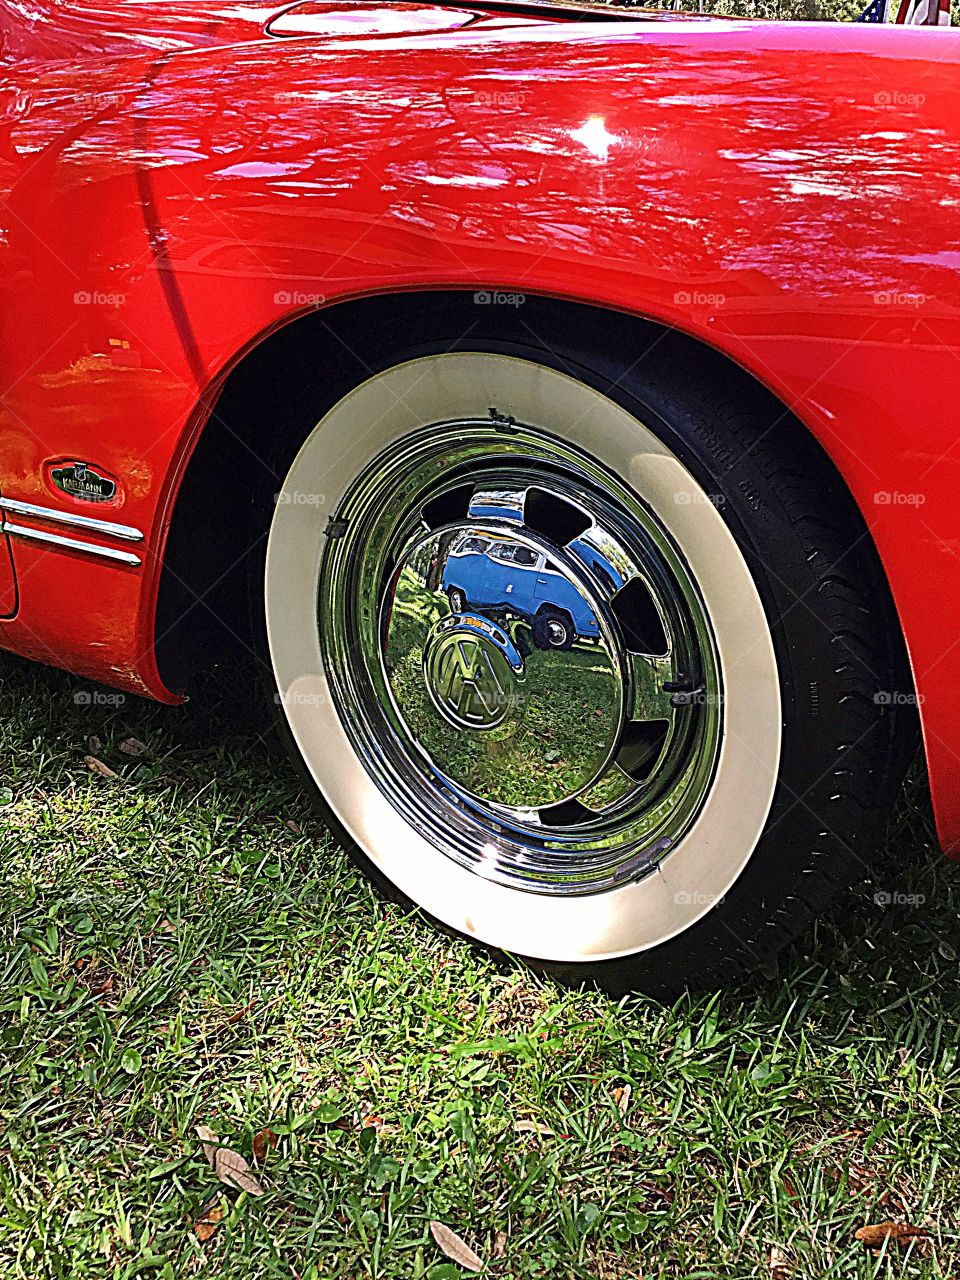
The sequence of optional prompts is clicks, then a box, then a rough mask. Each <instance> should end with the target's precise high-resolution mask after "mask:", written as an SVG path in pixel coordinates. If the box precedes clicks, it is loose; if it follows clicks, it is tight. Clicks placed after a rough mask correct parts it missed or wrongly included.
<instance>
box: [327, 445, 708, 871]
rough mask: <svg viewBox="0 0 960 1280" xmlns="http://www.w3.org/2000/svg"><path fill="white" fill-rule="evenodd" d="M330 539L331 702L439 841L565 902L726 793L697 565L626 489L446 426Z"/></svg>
mask: <svg viewBox="0 0 960 1280" xmlns="http://www.w3.org/2000/svg"><path fill="white" fill-rule="evenodd" d="M330 533H332V534H333V535H334V536H328V539H327V545H326V549H325V552H324V557H323V564H322V570H321V579H320V599H319V612H318V621H319V626H320V639H321V649H322V651H323V653H324V658H325V664H326V668H327V670H328V672H329V674H330V684H331V690H332V693H333V696H334V698H335V700H336V702H337V705H338V709H339V713H340V715H341V718H342V720H343V723H344V724H345V726H346V727H347V730H348V733H349V734H350V736H351V738H352V739H353V741H354V744H355V746H356V747H357V749H358V751H359V752H360V754H361V756H362V758H363V759H364V760H365V761H366V763H367V768H368V770H369V772H370V774H371V776H372V777H374V778H375V780H376V781H377V783H378V785H379V787H380V788H381V790H382V791H383V792H384V793H385V794H386V795H387V796H388V797H389V798H390V800H391V802H392V803H393V804H394V806H395V807H396V808H398V809H399V810H400V811H401V812H402V813H403V815H404V817H405V818H406V819H407V820H408V821H410V822H411V823H413V824H414V825H416V826H417V828H418V829H419V830H420V831H421V832H422V833H423V834H424V835H425V836H426V837H427V838H428V839H429V840H430V841H431V843H432V844H434V845H435V846H436V847H438V848H440V849H441V850H442V851H443V852H444V853H445V854H447V855H448V856H449V857H451V858H453V859H454V860H455V861H457V862H458V863H460V864H461V865H465V866H468V867H470V868H471V869H472V870H474V871H476V872H478V873H479V874H482V875H484V876H486V877H488V878H492V879H495V880H499V881H502V882H505V883H508V884H510V885H512V886H513V887H521V888H526V889H528V890H531V891H535V892H540V893H550V894H569V893H585V892H596V891H597V890H600V889H604V888H610V887H613V886H615V885H619V884H622V883H625V882H627V881H629V880H632V879H636V878H638V877H640V876H642V875H643V874H644V873H646V872H647V871H649V870H650V869H651V868H652V867H653V866H655V865H656V864H657V863H658V862H659V861H660V860H661V859H662V858H663V857H665V856H667V855H668V854H669V851H670V849H671V847H673V846H674V845H675V844H676V843H677V841H678V840H679V839H680V838H681V837H682V835H683V834H684V832H685V831H686V830H687V829H688V828H689V826H690V825H691V823H692V822H693V821H694V819H695V818H696V816H697V813H698V812H699V810H700V808H701V806H702V804H703V802H704V799H705V797H706V795H707V793H708V791H709V789H710V784H711V780H712V777H713V772H714V768H715V766H716V762H717V757H718V752H719V745H720V739H721V731H722V723H723V715H722V707H721V690H720V679H719V664H718V660H717V655H716V649H715V645H714V641H713V636H712V632H711V628H710V625H709V621H708V618H707V615H706V611H705V609H704V607H703V604H702V602H701V600H700V597H699V594H698V592H697V589H696V585H695V584H694V582H693V581H692V579H691V577H690V575H689V573H688V572H687V569H686V567H685V564H684V561H683V559H682V557H681V555H680V554H679V552H678V550H677V549H676V547H675V546H674V545H673V544H672V543H671V541H670V539H669V538H668V537H667V535H666V533H665V531H664V530H663V529H662V527H661V526H660V525H659V523H658V522H657V521H656V520H655V519H654V518H653V517H652V515H651V514H650V513H649V512H648V511H647V510H646V508H645V507H644V506H643V504H642V503H641V502H640V501H639V500H638V499H637V497H636V495H634V494H633V493H632V492H631V491H630V490H628V489H627V488H626V487H625V486H624V485H623V484H622V482H621V481H620V480H619V479H618V478H617V477H615V476H613V475H611V474H610V473H608V472H606V471H605V470H604V469H603V468H601V467H600V466H599V464H597V463H595V462H594V461H593V460H592V459H590V458H589V457H588V456H587V455H585V454H583V453H581V452H580V451H578V450H577V449H575V448H573V447H572V446H570V445H568V444H566V443H565V442H563V441H561V440H558V439H555V438H553V437H551V436H549V435H548V434H547V433H545V432H542V431H537V430H534V429H532V428H526V427H512V428H511V430H510V432H509V433H507V434H505V433H504V432H503V429H502V427H500V426H498V424H496V423H494V422H492V421H466V422H456V423H439V424H434V425H432V426H431V427H429V428H428V429H423V430H420V431H418V432H416V433H413V434H411V435H409V436H407V437H405V438H404V439H403V440H401V441H399V442H398V443H397V444H395V445H393V446H392V447H391V448H390V449H389V450H388V451H387V453H386V454H384V455H382V456H381V457H380V458H378V459H377V460H376V462H375V463H374V464H373V465H372V466H370V467H369V468H368V469H367V470H366V471H365V472H363V473H362V474H361V475H360V476H359V477H358V479H357V480H356V482H355V484H354V485H353V487H352V489H351V490H350V492H349V493H348V494H347V495H346V497H345V499H344V501H343V502H342V503H341V505H340V507H339V509H338V511H337V519H336V521H335V523H334V526H333V527H332V528H331V530H330Z"/></svg>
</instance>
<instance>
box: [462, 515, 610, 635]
mask: <svg viewBox="0 0 960 1280" xmlns="http://www.w3.org/2000/svg"><path fill="white" fill-rule="evenodd" d="M441 585H442V588H443V590H444V592H445V593H446V596H447V599H448V600H449V602H450V608H451V609H452V610H453V612H454V613H463V612H464V611H465V610H467V609H473V610H476V611H477V612H480V613H487V614H491V615H493V616H498V615H500V616H502V615H507V614H512V615H513V616H515V617H517V618H522V619H523V620H525V621H527V622H529V623H530V624H531V626H532V629H533V640H534V643H535V644H536V645H537V647H538V648H541V649H546V648H555V649H569V648H570V646H571V645H572V644H573V643H574V641H575V640H577V639H585V640H595V639H597V638H598V636H599V634H600V628H599V626H598V623H597V619H596V617H595V615H594V614H593V613H592V611H591V610H590V607H589V605H588V604H587V602H586V601H585V600H584V598H583V596H582V595H581V594H580V592H579V591H578V590H577V589H576V587H575V586H574V585H573V584H572V583H571V582H569V581H568V580H567V579H566V578H565V577H564V575H563V574H562V573H558V572H557V571H556V570H554V569H552V568H551V567H550V563H549V561H548V559H547V557H546V556H545V555H544V554H543V552H542V551H537V550H535V549H534V548H533V547H529V546H525V545H524V544H522V543H519V542H513V541H511V540H510V539H509V538H502V539H501V538H490V537H486V536H482V535H480V534H472V533H465V534H461V535H460V537H459V538H457V540H456V541H455V542H454V543H453V544H452V545H451V547H450V550H449V552H448V553H447V558H446V562H445V564H444V567H443V576H442V579H441Z"/></svg>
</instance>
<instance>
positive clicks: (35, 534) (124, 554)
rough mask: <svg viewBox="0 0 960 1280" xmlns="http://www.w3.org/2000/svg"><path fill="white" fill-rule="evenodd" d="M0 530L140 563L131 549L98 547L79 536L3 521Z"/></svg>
mask: <svg viewBox="0 0 960 1280" xmlns="http://www.w3.org/2000/svg"><path fill="white" fill-rule="evenodd" d="M0 532H3V533H10V534H13V536H14V537H15V538H32V539H33V540H34V541H35V542H48V543H50V545H51V546H54V547H63V548H64V549H65V550H67V551H86V552H87V553H88V554H89V555H92V556H103V558H104V559H105V560H119V561H120V563H121V564H133V565H138V564H140V557H139V556H135V555H134V554H133V552H132V551H118V550H117V549H116V547H99V546H97V544H96V543H95V542H81V541H80V540H79V538H67V537H64V536H63V535H62V534H59V533H47V531H46V530H45V529H28V528H27V527H26V525H22V524H11V523H10V522H9V520H8V521H6V523H4V525H3V526H2V528H0Z"/></svg>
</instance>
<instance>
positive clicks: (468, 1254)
mask: <svg viewBox="0 0 960 1280" xmlns="http://www.w3.org/2000/svg"><path fill="white" fill-rule="evenodd" d="M430 1234H431V1235H432V1236H433V1238H434V1240H436V1242H437V1244H438V1245H439V1246H440V1250H441V1252H442V1253H444V1254H445V1255H446V1256H447V1257H448V1258H450V1259H451V1261H453V1262H456V1263H459V1265H460V1266H461V1267H466V1269H467V1270H468V1271H482V1270H483V1263H482V1262H481V1261H480V1259H479V1258H478V1257H477V1255H476V1254H475V1253H474V1252H473V1250H472V1249H471V1248H470V1246H469V1245H468V1244H467V1242H466V1241H465V1240H461V1239H460V1237H459V1236H458V1235H457V1233H456V1232H455V1231H451V1230H450V1228H449V1227H445V1226H444V1225H443V1223H442V1222H436V1221H433V1222H431V1223H430Z"/></svg>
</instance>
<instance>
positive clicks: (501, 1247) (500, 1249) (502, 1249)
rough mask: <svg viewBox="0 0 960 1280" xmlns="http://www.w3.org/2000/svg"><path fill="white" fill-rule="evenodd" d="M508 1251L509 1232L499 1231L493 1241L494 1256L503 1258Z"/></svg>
mask: <svg viewBox="0 0 960 1280" xmlns="http://www.w3.org/2000/svg"><path fill="white" fill-rule="evenodd" d="M506 1252H507V1233H506V1232H505V1231H498V1232H497V1238H496V1239H495V1240H494V1242H493V1256H494V1257H495V1258H502V1257H503V1256H504V1254H505V1253H506Z"/></svg>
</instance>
